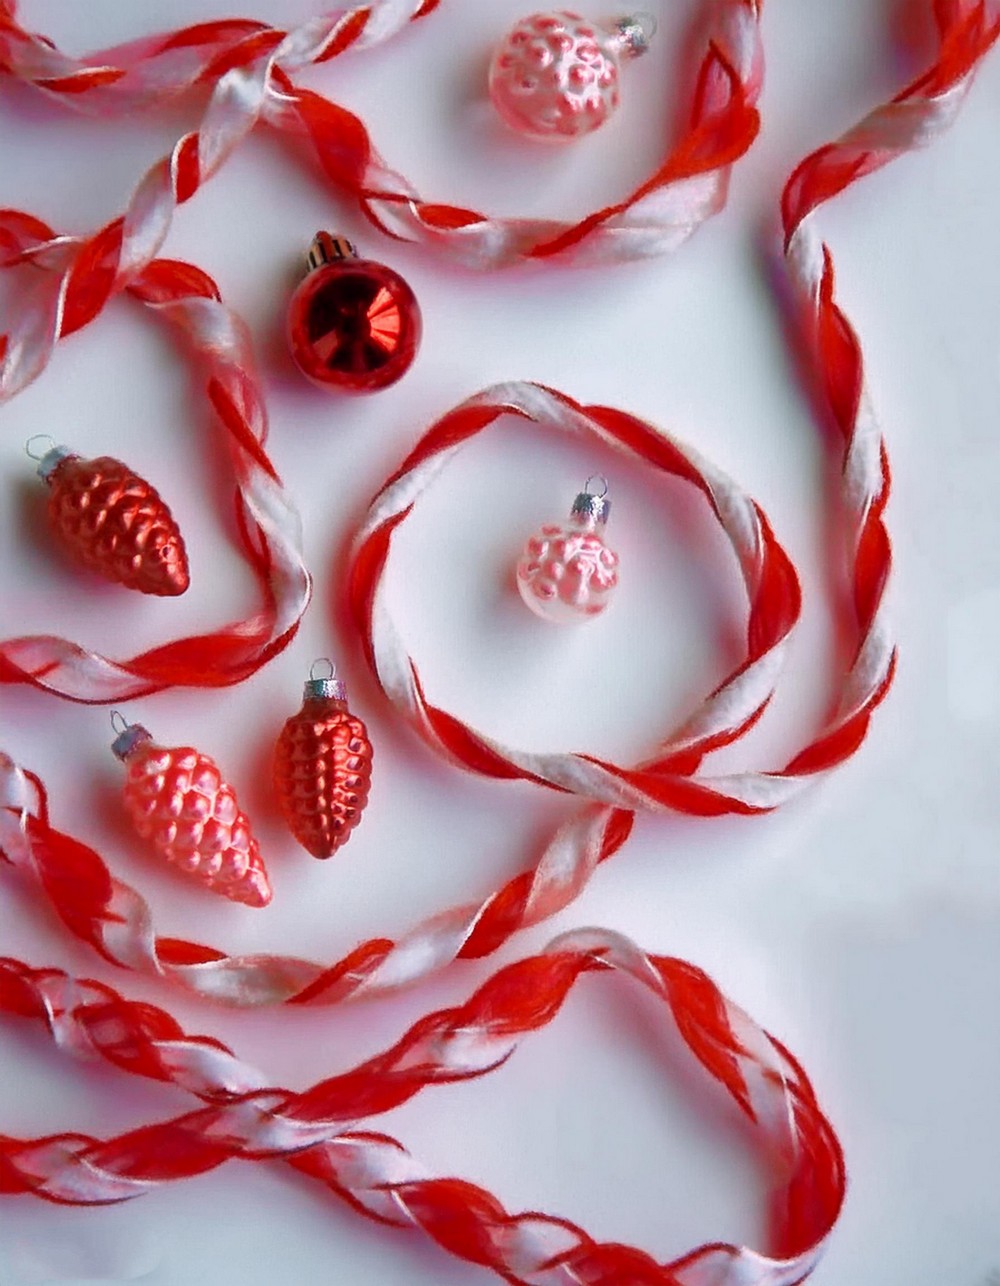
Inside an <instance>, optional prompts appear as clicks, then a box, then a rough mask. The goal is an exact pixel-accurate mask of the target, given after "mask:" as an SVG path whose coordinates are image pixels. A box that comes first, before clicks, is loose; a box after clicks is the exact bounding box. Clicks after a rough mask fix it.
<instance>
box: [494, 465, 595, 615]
mask: <svg viewBox="0 0 1000 1286" xmlns="http://www.w3.org/2000/svg"><path fill="white" fill-rule="evenodd" d="M591 481H593V479H588V481H587V487H586V488H585V489H584V490H583V491H581V492H580V494H579V495H578V496H577V498H576V500H574V502H573V508H572V510H571V511H570V516H569V520H568V521H567V522H566V523H548V524H546V526H544V527H543V528H542V529H541V531H539V532H538V534H537V535H535V536H532V537H531V538H530V539H529V541H528V543H527V544H526V545H525V547H524V552H523V553H522V554H521V557H520V560H519V561H518V564H517V587H518V589H519V590H520V591H521V597H522V598H523V599H524V601H525V602H526V603H527V605H528V606H529V607H530V608H531V610H532V611H533V612H534V613H535V614H536V615H538V616H540V617H541V618H542V619H543V620H545V621H551V622H553V623H554V624H556V625H564V624H567V623H569V622H573V621H585V620H587V619H589V618H590V617H592V616H600V614H601V612H603V611H604V609H605V608H606V607H607V605H608V603H609V602H610V600H611V595H612V594H613V593H614V591H615V587H616V586H617V584H618V555H617V554H616V553H615V551H614V550H613V549H611V548H610V546H608V545H607V544H606V543H605V540H604V525H605V523H606V522H607V520H608V514H609V513H610V512H611V501H610V500H609V499H608V498H607V496H608V485H607V483H606V482H605V481H604V479H603V478H601V479H600V481H601V482H602V483H603V484H604V486H603V490H602V491H601V492H600V493H598V494H594V492H592V491H590V490H589V487H590V483H591Z"/></svg>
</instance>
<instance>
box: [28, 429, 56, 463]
mask: <svg viewBox="0 0 1000 1286" xmlns="http://www.w3.org/2000/svg"><path fill="white" fill-rule="evenodd" d="M34 442H45V443H47V444H48V445H47V446H46V447H45V449H44V450H43V451H42V453H41V455H39V454H37V452H36V451H35V449H34V448H33V447H32V443H34ZM57 445H58V443H57V442H56V440H55V438H54V437H53V436H52V435H51V433H35V434H33V435H32V436H31V437H30V438H29V439H28V440H27V442H25V444H24V454H25V455H26V456H27V457H28V459H29V460H44V459H45V457H46V456H47V455H48V454H49V452H50V451H54V450H55V448H56V446H57Z"/></svg>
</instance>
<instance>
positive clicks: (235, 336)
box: [0, 210, 311, 702]
mask: <svg viewBox="0 0 1000 1286" xmlns="http://www.w3.org/2000/svg"><path fill="white" fill-rule="evenodd" d="M80 244H81V243H80V242H78V241H76V240H75V239H73V238H69V237H57V236H56V235H55V234H54V233H53V232H52V229H51V228H48V227H47V226H46V225H45V224H44V223H41V222H40V221H39V220H38V219H34V218H32V217H31V216H29V215H26V214H22V213H20V212H18V211H15V210H0V268H10V267H13V266H15V265H18V264H29V265H34V266H35V267H40V268H44V269H48V270H50V271H53V270H54V271H55V272H56V273H57V274H61V273H62V271H63V266H64V265H65V263H66V262H67V259H70V260H72V261H73V263H74V264H75V266H74V268H73V269H72V270H71V271H72V272H73V273H83V275H82V276H81V278H80V284H79V288H78V289H77V290H76V291H72V292H68V293H67V294H65V295H64V294H60V296H59V297H58V298H57V299H55V300H49V301H46V306H45V307H44V308H42V309H40V310H38V311H36V312H33V313H31V314H30V316H31V318H32V319H33V326H34V328H35V333H34V336H31V335H26V336H24V337H23V339H22V342H24V343H25V344H26V345H27V346H28V347H29V348H30V347H31V345H32V339H33V338H34V339H38V338H39V336H41V337H44V336H45V335H47V334H51V333H52V329H53V323H54V325H55V328H56V329H58V326H59V318H60V317H61V319H62V321H63V324H64V325H65V324H66V322H67V318H68V319H69V329H73V328H74V327H73V322H74V320H75V318H74V316H73V314H72V311H71V310H72V309H73V308H74V307H76V308H79V307H80V306H81V301H82V300H84V299H85V298H86V296H87V293H88V291H89V289H90V287H89V285H88V282H89V280H90V278H89V277H88V276H87V275H86V274H85V273H84V267H85V264H84V263H83V262H81V261H79V260H76V259H75V258H74V255H75V253H76V251H77V250H78V249H79V247H80ZM60 280H61V282H62V284H63V285H66V283H67V281H68V278H67V277H66V276H64V275H63V276H61V278H60ZM128 291H129V294H130V295H132V296H133V297H134V298H136V299H138V300H139V301H140V302H142V303H143V304H145V305H146V307H147V308H149V309H150V310H151V312H152V313H153V314H154V315H155V316H157V317H159V318H161V319H162V320H163V321H165V322H167V323H169V325H170V326H172V327H173V328H174V329H175V331H176V332H177V335H178V338H179V339H180V340H181V341H182V343H183V344H184V346H185V348H186V350H187V351H188V353H189V354H190V357H191V359H192V360H193V362H194V364H195V367H196V369H197V370H198V372H199V377H200V379H201V382H202V387H203V389H204V393H205V397H206V399H207V401H208V403H209V405H210V406H211V408H212V410H213V411H214V413H215V416H216V418H217V419H218V421H219V423H220V424H221V425H222V426H223V428H224V429H225V430H226V433H225V439H226V444H227V447H228V451H227V454H228V456H229V459H230V462H231V464H232V468H233V472H234V475H235V479H236V496H235V503H236V518H237V524H238V529H239V536H240V549H241V551H242V553H243V557H244V558H245V559H246V562H247V564H248V565H249V567H250V568H251V570H252V571H253V574H254V578H255V579H256V581H257V583H258V586H259V591H260V596H261V606H260V608H259V609H258V611H257V612H256V613H255V614H254V615H253V616H251V617H249V618H247V619H246V620H242V621H236V622H233V623H232V624H230V625H227V626H225V627H224V628H223V629H220V630H218V631H216V632H215V633H212V634H208V635H199V636H197V637H193V638H186V639H177V640H174V641H173V642H171V643H167V644H165V645H163V646H161V647H157V648H154V649H153V650H152V651H149V652H144V653H142V654H141V655H140V656H134V657H131V658H130V659H128V660H124V661H114V660H111V659H110V658H108V657H106V656H101V655H99V654H98V653H96V652H91V651H89V650H87V649H86V648H84V647H81V646H80V645H79V644H78V643H73V642H71V641H70V640H69V639H63V638H59V637H57V636H56V635H52V634H43V635H36V636H25V637H21V638H11V639H4V640H0V683H30V684H33V685H34V686H35V687H37V688H41V689H44V690H45V691H48V692H52V693H54V694H55V695H57V696H61V697H68V698H70V699H71V700H74V701H84V702H101V701H121V700H125V699H127V698H129V697H135V696H140V695H145V694H148V693H150V692H156V691H158V690H159V689H161V688H166V687H171V686H176V685H184V686H192V687H221V686H225V685H227V684H233V683H239V682H240V681H241V680H242V679H245V678H247V677H248V676H249V675H251V674H253V673H254V672H255V671H256V670H258V669H259V668H260V667H261V666H262V665H263V664H264V663H265V662H266V661H268V660H270V658H271V657H273V656H274V655H276V654H277V653H278V652H280V651H281V650H282V649H283V648H284V647H286V646H287V645H288V643H290V642H291V640H292V638H293V637H294V636H295V631H296V629H297V628H298V623H299V621H300V619H301V617H302V614H303V612H304V611H305V609H306V606H307V604H308V602H309V597H310V592H311V580H310V576H309V572H308V571H307V569H306V566H305V563H304V561H303V556H302V548H301V546H302V540H301V531H300V526H301V524H300V521H299V515H298V511H297V510H296V508H295V506H294V504H293V503H292V500H291V498H290V497H289V496H288V493H287V492H286V491H285V490H284V488H283V487H282V485H281V479H280V478H279V477H278V475H277V473H276V472H275V469H274V466H273V465H272V464H271V461H270V459H269V458H268V456H267V453H266V451H265V450H264V440H265V437H266V434H267V412H266V409H265V406H264V397H263V393H262V391H261V388H260V383H259V381H258V379H257V375H256V373H255V369H254V361H253V354H252V351H251V345H250V337H249V335H248V333H247V330H246V327H245V325H244V324H243V322H242V320H241V319H240V318H239V317H237V316H236V314H235V313H233V312H232V311H231V310H230V309H229V308H227V307H226V305H225V304H224V303H223V302H222V300H221V298H220V297H219V290H218V287H217V286H216V284H215V282H214V281H213V280H212V279H211V277H209V276H208V275H207V274H206V273H204V272H202V271H201V269H200V268H195V267H193V266H192V265H191V264H186V263H180V262H177V261H174V260H168V259H157V260H154V261H152V262H151V263H149V264H147V265H146V267H145V268H144V269H143V271H142V272H141V273H139V274H138V275H136V276H135V277H133V279H132V280H131V282H130V284H129V286H128ZM50 305H51V306H53V307H54V308H55V317H54V318H53V317H52V316H51V315H50V313H49V311H48V308H49V306H50ZM0 344H2V341H0ZM7 356H8V357H10V358H12V360H13V361H14V362H15V364H16V363H17V361H18V354H17V352H15V351H14V350H11V349H8V353H7Z"/></svg>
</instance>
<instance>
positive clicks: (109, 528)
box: [49, 456, 190, 596]
mask: <svg viewBox="0 0 1000 1286" xmlns="http://www.w3.org/2000/svg"><path fill="white" fill-rule="evenodd" d="M49 484H50V487H51V491H50V493H49V520H50V521H51V523H52V527H53V529H54V531H55V532H56V535H57V536H58V537H59V538H60V540H61V541H62V542H63V544H64V545H65V546H66V547H67V548H68V549H69V550H70V552H71V553H72V554H73V555H74V556H75V557H76V558H77V560H78V561H79V562H81V563H83V564H84V566H85V567H88V568H89V569H90V570H91V571H94V572H97V573H98V574H99V575H101V576H104V577H106V578H107V579H108V580H112V581H116V582H118V583H119V584H121V585H126V586H127V587H128V588H129V589H137V590H141V591H142V593H144V594H160V595H170V596H173V595H176V594H183V593H184V591H185V590H186V589H187V587H188V582H189V579H190V577H189V575H188V562H187V552H186V551H185V548H184V541H183V538H182V537H181V533H180V530H179V528H178V526H177V523H176V522H175V521H174V518H173V515H172V514H171V512H170V510H169V509H168V508H167V506H166V504H165V503H164V502H163V500H162V499H161V498H160V495H159V493H158V492H157V490H156V489H155V487H152V486H151V485H150V484H149V483H148V482H146V481H144V480H143V479H142V478H140V477H138V476H137V475H136V474H134V473H133V472H132V471H131V469H129V468H128V467H127V466H126V465H124V464H122V462H121V461H120V460H114V459H112V457H111V456H100V457H99V458H98V459H96V460H81V459H80V458H79V457H78V456H67V458H66V459H65V460H62V461H61V462H60V463H59V464H58V465H57V466H56V468H55V469H54V471H53V473H52V475H51V477H50V478H49Z"/></svg>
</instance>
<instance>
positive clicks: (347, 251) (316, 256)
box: [306, 232, 358, 272]
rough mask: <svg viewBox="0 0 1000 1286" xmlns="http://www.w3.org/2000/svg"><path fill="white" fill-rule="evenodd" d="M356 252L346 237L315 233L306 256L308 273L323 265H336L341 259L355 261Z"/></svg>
mask: <svg viewBox="0 0 1000 1286" xmlns="http://www.w3.org/2000/svg"><path fill="white" fill-rule="evenodd" d="M357 257H358V252H357V250H356V249H355V247H354V244H353V242H350V241H348V239H347V238H346V237H335V236H332V235H331V234H330V233H329V232H317V233H316V235H315V237H313V240H312V245H311V246H310V247H309V253H308V255H307V256H306V262H307V264H308V266H309V271H310V272H315V271H316V269H317V268H322V267H323V266H324V265H325V264H329V263H338V262H340V260H342V259H357Z"/></svg>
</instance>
